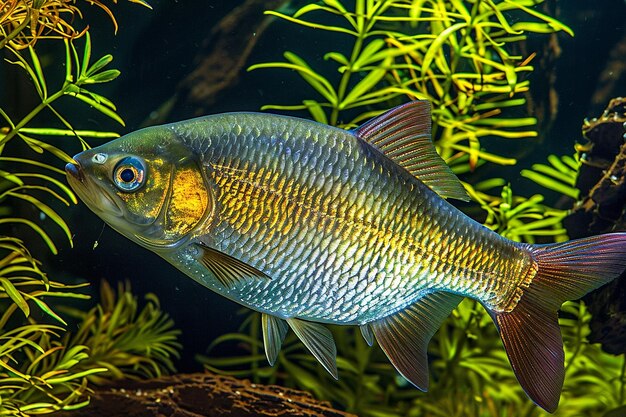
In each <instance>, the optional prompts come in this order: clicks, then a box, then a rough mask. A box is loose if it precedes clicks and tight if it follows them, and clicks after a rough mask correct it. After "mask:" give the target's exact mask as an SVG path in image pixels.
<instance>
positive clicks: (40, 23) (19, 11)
mask: <svg viewBox="0 0 626 417" xmlns="http://www.w3.org/2000/svg"><path fill="white" fill-rule="evenodd" d="M129 1H130V2H132V3H137V4H141V5H142V6H145V7H148V8H150V9H151V8H152V7H150V5H149V4H148V3H147V2H145V1H144V0H129ZM75 3H76V1H72V0H8V1H4V2H2V3H1V4H0V49H2V48H3V47H5V46H7V45H8V46H9V47H11V48H13V49H17V50H19V49H24V48H27V47H29V46H34V45H35V43H36V42H37V41H38V40H40V39H58V38H63V39H75V38H79V37H81V36H83V35H84V34H86V33H87V29H86V28H85V29H76V28H75V27H74V24H73V23H74V19H75V18H76V17H82V12H81V10H80V8H79V7H78V6H77V5H76V4H75ZM87 3H89V4H91V5H95V6H97V7H99V8H100V9H102V10H104V11H105V12H106V13H107V14H108V15H109V17H110V18H111V21H112V22H113V26H114V27H115V31H116V32H117V29H118V27H117V21H116V20H115V16H114V15H113V13H112V12H111V9H109V7H108V6H107V5H106V3H105V2H102V1H99V0H89V1H88V2H87ZM113 3H117V0H113Z"/></svg>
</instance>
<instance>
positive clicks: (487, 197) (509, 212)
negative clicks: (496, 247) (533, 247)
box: [466, 179, 567, 243]
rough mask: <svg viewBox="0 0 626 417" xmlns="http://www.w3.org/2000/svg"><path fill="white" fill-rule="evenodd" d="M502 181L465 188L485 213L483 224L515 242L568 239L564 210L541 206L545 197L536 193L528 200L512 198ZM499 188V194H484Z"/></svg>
mask: <svg viewBox="0 0 626 417" xmlns="http://www.w3.org/2000/svg"><path fill="white" fill-rule="evenodd" d="M505 184H506V183H505V181H504V180H503V179H491V180H488V181H485V182H482V183H478V184H475V185H474V186H470V185H467V184H466V189H467V191H468V193H469V194H470V196H471V197H472V199H474V200H475V201H476V202H478V203H479V204H480V207H481V208H482V209H483V210H485V212H486V213H487V217H486V219H485V220H484V222H483V223H484V225H485V226H487V227H489V228H490V229H492V230H494V231H496V232H498V233H499V234H501V235H502V236H504V237H506V238H508V239H511V240H515V241H517V242H527V243H535V241H536V240H537V238H545V237H549V238H550V239H551V240H554V241H557V242H560V241H564V240H567V232H566V230H565V229H564V228H563V225H562V221H563V218H565V216H566V215H567V211H566V210H558V209H554V208H551V207H548V206H546V205H544V204H543V200H544V197H543V196H542V195H539V194H535V195H533V196H531V197H530V198H526V197H520V196H514V195H513V191H512V190H511V187H510V186H509V185H505ZM500 186H501V187H502V190H501V192H500V195H492V194H488V193H487V192H486V191H488V190H491V189H493V188H496V187H500Z"/></svg>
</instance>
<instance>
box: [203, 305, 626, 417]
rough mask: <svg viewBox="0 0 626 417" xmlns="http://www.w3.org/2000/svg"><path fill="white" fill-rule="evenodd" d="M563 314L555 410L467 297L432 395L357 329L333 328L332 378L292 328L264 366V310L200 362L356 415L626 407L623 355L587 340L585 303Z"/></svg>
mask: <svg viewBox="0 0 626 417" xmlns="http://www.w3.org/2000/svg"><path fill="white" fill-rule="evenodd" d="M561 310H562V312H563V316H562V317H561V319H560V320H559V323H560V326H561V330H562V333H563V339H564V345H565V360H566V363H565V369H566V375H565V385H564V389H563V393H562V399H561V405H560V406H559V408H558V409H557V411H556V412H555V413H554V414H548V413H547V412H545V411H543V410H541V409H539V408H538V407H536V406H535V405H534V404H533V403H532V402H531V401H530V400H529V399H528V398H526V396H525V395H524V394H523V391H522V389H521V387H520V386H519V384H518V383H517V382H516V379H515V375H514V374H513V371H512V369H511V367H510V365H509V363H508V360H507V357H506V353H505V352H504V349H503V348H502V343H501V341H500V337H499V335H498V333H497V330H496V329H495V327H494V326H493V322H492V320H491V318H490V317H489V316H488V315H487V314H486V313H485V311H484V309H483V308H482V306H480V305H479V304H478V303H477V302H475V301H472V300H465V301H464V302H463V303H461V305H460V306H459V307H458V308H457V309H456V310H455V311H454V312H453V314H452V316H450V318H449V319H448V320H447V322H446V323H445V324H444V326H443V327H442V328H441V329H440V330H439V332H438V333H437V334H436V335H435V337H434V338H433V341H432V342H431V344H430V346H429V356H430V357H431V359H432V361H431V364H430V371H431V375H432V379H433V381H434V382H433V384H431V389H430V390H429V392H427V393H423V392H420V391H418V390H417V389H416V388H415V387H413V386H412V385H411V384H410V383H408V382H407V381H405V380H404V379H403V378H402V377H400V376H399V375H398V374H397V373H396V371H395V370H394V369H393V367H392V366H391V364H389V363H388V361H387V360H386V358H385V355H384V354H383V352H382V351H381V350H380V349H379V348H378V347H372V348H370V347H369V346H367V344H366V343H365V341H364V340H363V339H362V337H361V335H360V334H357V333H358V331H356V332H355V328H349V327H341V326H332V330H333V336H334V338H335V342H336V344H337V348H338V349H337V350H338V352H339V356H338V357H337V366H338V368H339V370H340V379H339V380H338V381H336V380H334V379H333V378H332V377H331V376H330V375H329V374H328V373H327V372H325V371H324V370H323V369H322V368H321V367H320V366H319V365H318V364H317V363H316V361H315V359H314V358H313V357H312V356H311V355H310V354H308V352H307V351H306V349H305V348H304V347H303V346H302V344H300V343H299V342H298V340H297V338H296V337H295V336H294V335H293V334H288V335H287V338H286V339H285V342H284V345H283V349H282V350H281V352H280V354H279V356H278V360H277V362H276V364H275V365H274V367H270V366H269V365H268V364H267V361H266V358H265V355H264V353H263V345H262V341H261V339H260V317H259V315H258V314H257V313H254V314H251V315H249V317H247V318H246V320H245V321H244V323H243V324H242V327H241V328H240V331H239V333H232V334H226V335H223V336H221V337H219V338H218V339H216V340H215V341H214V342H213V343H212V344H211V346H210V347H209V355H207V356H198V357H197V359H198V360H199V361H200V362H201V363H203V364H204V365H205V367H206V368H207V369H208V370H210V371H213V372H218V373H223V374H228V375H235V376H239V377H249V378H252V379H253V380H254V381H255V382H258V383H270V384H275V383H279V384H284V385H287V386H294V387H298V388H300V389H305V390H308V391H310V392H312V393H313V394H314V395H315V396H316V397H317V398H320V399H325V400H329V401H332V402H333V403H335V404H339V405H340V406H341V407H342V408H344V409H346V410H347V411H349V412H353V413H355V414H357V415H359V416H371V417H398V416H415V417H418V416H419V417H494V416H500V417H518V416H520V415H523V416H528V417H547V416H550V415H554V416H557V417H575V416H581V415H585V416H591V417H594V416H597V417H604V416H605V413H607V412H608V411H610V410H620V409H621V410H623V407H624V404H626V398H625V397H624V393H625V392H626V377H625V374H624V369H625V368H624V367H625V366H626V362H625V360H626V358H625V357H624V355H621V356H613V355H610V354H607V353H605V352H603V351H602V349H601V347H600V345H598V344H590V343H589V342H588V340H587V336H588V334H589V321H590V319H591V315H590V314H589V312H588V311H587V309H586V308H585V306H584V304H583V303H582V302H568V303H566V304H564V305H563V307H562V309H561ZM226 346H228V349H229V350H230V351H231V352H232V351H233V347H234V348H235V349H239V351H240V352H241V354H240V355H238V356H229V357H212V356H210V353H211V352H212V351H213V349H220V348H225V347H226Z"/></svg>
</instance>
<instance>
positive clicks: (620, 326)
mask: <svg viewBox="0 0 626 417" xmlns="http://www.w3.org/2000/svg"><path fill="white" fill-rule="evenodd" d="M625 122H626V99H625V98H617V99H613V100H611V101H610V103H609V105H608V106H607V108H606V110H605V111H604V112H603V114H602V115H601V116H600V117H598V118H594V119H592V120H586V121H585V122H584V125H583V135H584V136H585V138H586V139H587V140H588V141H589V142H588V143H587V144H585V145H580V146H579V156H580V159H581V161H582V166H581V168H580V172H579V175H578V180H577V183H576V186H577V188H578V189H579V190H580V198H579V201H578V202H577V203H576V204H575V206H574V208H573V209H572V213H571V215H570V216H568V217H567V218H566V219H565V221H564V225H565V228H566V229H567V231H568V233H569V236H570V237H571V238H580V237H584V236H591V235H597V234H601V233H608V232H617V231H626V143H625V141H624V134H625V132H626V128H625V127H624V123H625ZM584 300H585V302H586V303H587V305H588V307H589V310H590V311H591V313H592V315H593V319H592V321H591V323H590V326H591V334H590V335H589V340H590V341H591V342H593V343H597V342H599V343H601V344H602V347H603V349H604V350H605V351H607V352H609V353H613V354H621V353H626V275H625V274H622V276H621V277H620V278H618V279H616V280H615V281H613V282H611V283H609V284H607V285H605V286H603V287H602V288H600V289H598V290H596V291H594V292H592V293H590V294H589V295H587V296H586V297H585V299H584Z"/></svg>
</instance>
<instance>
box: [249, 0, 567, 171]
mask: <svg viewBox="0 0 626 417" xmlns="http://www.w3.org/2000/svg"><path fill="white" fill-rule="evenodd" d="M541 3H543V0H532V1H512V0H501V1H497V0H482V1H466V0H455V1H449V0H428V1H426V0H424V1H409V0H381V1H368V0H356V1H355V2H350V3H348V2H342V1H337V0H333V1H322V2H320V3H316V4H307V5H305V6H303V7H301V8H300V9H298V10H296V11H295V12H294V13H293V14H285V13H281V12H268V14H271V15H274V16H277V17H279V18H281V19H283V20H286V21H288V22H291V23H295V24H298V25H301V26H305V27H308V28H311V29H312V30H318V31H320V30H321V31H327V32H333V33H335V34H336V36H348V37H349V39H350V41H351V45H352V46H351V48H350V49H351V50H350V51H348V53H346V52H344V51H338V50H332V51H327V52H325V53H323V56H324V59H325V60H327V61H331V62H333V63H334V64H336V66H337V72H338V74H336V75H335V76H333V77H331V76H328V75H324V74H321V73H320V72H318V71H317V70H316V69H315V68H314V66H313V65H311V64H310V63H309V62H311V61H310V58H309V57H302V56H299V55H297V54H296V53H294V52H285V54H284V57H285V62H268V63H262V64H256V65H253V66H251V67H250V70H255V69H260V68H272V69H287V70H292V71H295V72H297V73H298V74H299V75H300V76H301V77H302V79H303V80H304V81H305V82H306V83H307V84H308V85H309V86H310V87H311V90H310V93H311V94H313V95H312V96H311V97H310V98H305V99H303V100H302V101H301V104H295V105H275V104H273V105H266V106H264V107H263V109H277V110H308V111H309V113H310V114H311V116H312V117H313V118H314V119H315V120H317V121H319V122H323V123H328V124H331V125H338V126H341V127H345V128H352V127H354V126H356V125H357V124H358V123H360V122H362V121H363V120H364V119H365V117H364V115H365V114H367V115H368V117H371V116H373V115H376V114H379V113H381V112H382V111H384V110H386V109H388V108H389V107H390V106H391V105H393V104H397V103H398V102H400V101H404V100H406V99H411V100H414V99H426V100H429V101H430V102H432V104H433V121H434V125H433V137H434V139H435V141H436V144H437V148H438V150H439V152H440V154H441V155H442V157H443V158H444V159H445V160H447V161H455V162H456V164H457V165H456V166H455V167H453V169H455V172H457V173H460V172H464V171H468V170H473V169H475V168H476V167H477V166H479V165H480V164H481V162H482V161H487V162H493V163H498V164H506V165H510V164H514V163H515V159H513V158H508V157H504V156H500V155H495V154H493V153H490V152H488V151H487V150H485V149H484V147H483V146H482V145H481V140H482V139H483V138H485V137H495V138H503V139H521V138H529V137H535V136H536V135H537V133H536V131H535V129H534V126H535V124H536V120H535V118H533V117H527V116H517V115H512V113H511V109H512V108H515V107H520V106H523V105H524V104H525V98H524V97H523V96H522V93H525V92H527V91H528V89H529V82H528V80H526V79H525V78H527V74H529V73H531V72H532V71H533V67H532V66H531V65H530V63H531V61H532V58H533V57H534V54H530V55H529V56H527V57H522V56H518V55H515V54H514V53H513V51H514V50H515V48H514V47H513V46H514V44H515V43H519V42H520V41H523V40H524V39H525V38H526V37H527V36H528V34H530V33H535V34H543V33H554V32H559V31H563V32H566V33H568V34H570V35H573V33H572V31H571V29H569V28H568V27H567V26H566V25H564V24H563V23H561V22H559V21H558V20H556V19H554V18H551V17H550V16H547V15H545V14H543V13H540V12H538V11H537V10H536V9H535V7H534V6H537V5H538V4H541ZM330 22H333V24H330ZM354 109H357V110H358V111H359V112H360V113H357V115H356V117H352V118H351V119H345V116H344V113H346V112H347V111H351V112H354ZM465 155H467V156H468V158H463V156H465ZM461 161H462V163H461ZM462 165H465V166H467V167H468V168H464V167H463V166H462Z"/></svg>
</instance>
